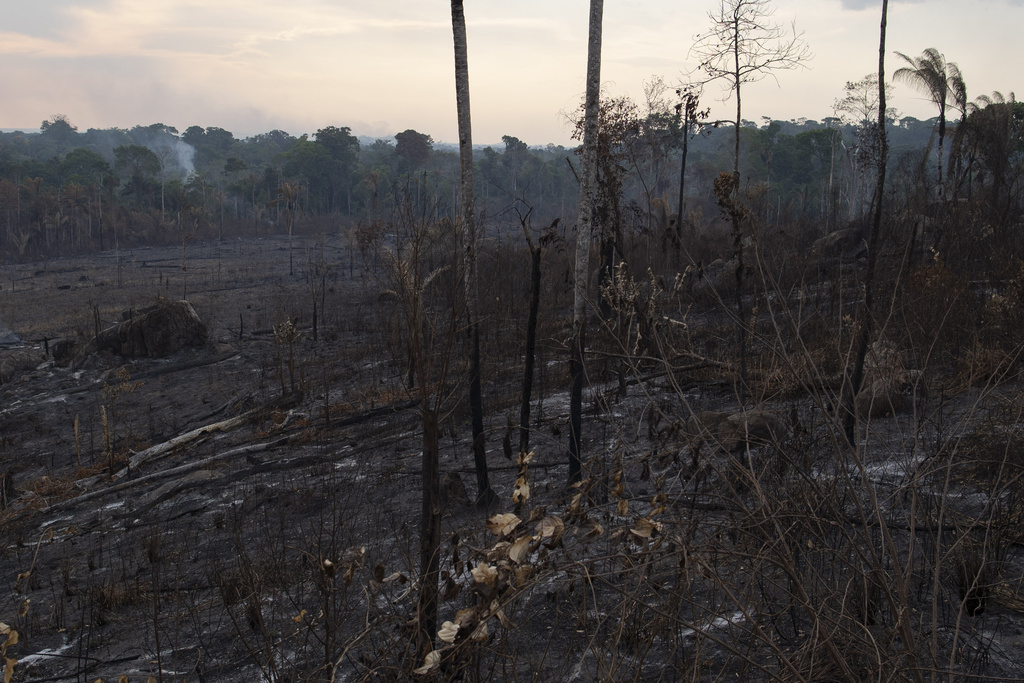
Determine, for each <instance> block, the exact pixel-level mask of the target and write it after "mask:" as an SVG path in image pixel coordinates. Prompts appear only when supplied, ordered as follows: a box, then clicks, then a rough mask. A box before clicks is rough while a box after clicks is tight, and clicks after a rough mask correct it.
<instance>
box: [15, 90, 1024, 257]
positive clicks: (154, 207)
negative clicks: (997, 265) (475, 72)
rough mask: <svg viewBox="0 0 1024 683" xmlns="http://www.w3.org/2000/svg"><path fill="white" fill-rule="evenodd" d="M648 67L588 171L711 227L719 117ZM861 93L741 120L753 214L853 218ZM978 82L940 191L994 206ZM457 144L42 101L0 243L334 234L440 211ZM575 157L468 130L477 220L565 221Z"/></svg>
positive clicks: (865, 194) (988, 132)
mask: <svg viewBox="0 0 1024 683" xmlns="http://www.w3.org/2000/svg"><path fill="white" fill-rule="evenodd" d="M656 85H657V86H658V87H654V88H649V89H648V90H649V92H648V98H647V99H648V102H647V103H645V104H637V103H635V102H633V101H631V100H629V99H624V98H619V99H615V98H610V99H606V100H604V101H603V102H602V114H601V118H602V122H601V129H602V135H601V149H600V153H599V154H600V158H601V159H602V162H601V168H600V170H599V178H600V182H602V183H604V185H605V187H606V188H611V187H613V188H614V189H615V191H614V192H611V193H608V192H606V193H605V196H612V195H614V198H615V199H614V202H613V204H614V206H607V207H605V211H606V212H610V214H613V215H614V217H615V221H614V222H615V223H616V224H617V226H618V229H619V230H620V231H622V232H624V233H630V234H632V235H634V236H635V235H637V233H640V234H648V235H651V236H655V237H659V236H660V237H661V238H662V239H668V237H670V236H669V235H667V232H669V231H672V230H673V229H672V228H670V226H677V225H684V224H688V225H691V226H699V227H700V229H701V230H713V226H714V223H715V222H716V220H720V219H719V218H718V213H719V210H718V208H717V206H716V200H715V195H714V183H715V179H716V178H717V177H718V175H719V173H721V172H723V171H725V170H728V169H730V168H731V164H732V157H731V155H732V133H731V125H729V124H728V123H715V122H711V121H708V120H707V119H706V118H701V117H699V116H693V117H687V119H685V123H684V119H683V116H682V112H683V111H684V107H683V106H682V104H681V102H680V100H681V99H685V95H686V94H685V93H683V92H682V91H680V92H677V93H676V96H675V99H673V98H672V90H671V89H670V88H666V87H665V86H664V85H663V84H656ZM874 87H877V86H874ZM858 93H867V94H861V95H858ZM874 97H877V95H875V96H874ZM871 98H872V95H871V84H870V79H865V81H862V82H860V83H851V84H848V85H847V99H846V100H844V101H842V102H840V103H837V104H843V103H845V107H844V108H845V112H842V111H841V112H839V114H840V115H839V116H837V117H833V118H827V119H825V120H823V121H814V120H806V119H798V120H792V121H771V120H767V119H766V120H764V121H763V122H762V123H761V124H760V125H759V124H757V123H755V122H752V121H744V125H743V127H742V131H741V133H742V158H741V160H740V170H741V177H742V178H743V191H744V192H745V195H746V203H747V205H748V206H750V207H751V209H752V210H754V211H755V212H757V213H758V214H759V215H760V216H761V217H762V219H766V220H772V219H773V222H777V223H781V222H790V223H791V224H792V221H796V222H798V223H802V224H805V225H815V226H818V227H819V228H820V229H821V230H822V231H825V232H827V229H828V228H833V229H834V228H836V227H842V226H844V225H847V224H849V223H850V222H851V221H856V220H857V219H858V218H859V217H860V216H861V215H862V214H863V212H864V211H865V210H866V207H867V206H868V205H869V204H870V202H871V197H870V193H871V191H872V190H873V180H872V179H873V177H874V173H875V171H874V168H875V167H876V160H875V159H873V158H872V155H873V148H872V136H873V135H874V131H875V124H874V123H873V122H872V121H871V107H872V106H873V102H872V101H871ZM983 99H984V100H986V101H984V102H980V103H979V106H974V107H972V108H971V110H970V114H969V115H967V116H964V117H962V118H961V120H960V121H955V120H953V121H950V122H949V123H948V126H947V130H946V131H945V147H946V148H948V149H946V151H945V161H944V164H943V165H946V166H948V171H947V175H948V177H949V179H950V182H948V183H947V190H946V192H947V194H949V195H950V196H952V197H959V198H963V199H970V198H972V197H974V196H980V197H984V198H986V200H987V205H988V206H989V207H990V209H991V211H992V212H993V215H994V217H995V218H997V219H998V220H999V221H1000V222H1003V223H1004V224H1005V222H1006V221H1008V220H1010V219H1011V214H1015V212H1018V211H1019V210H1020V204H1021V201H1020V197H1019V194H1020V192H1019V190H1020V174H1021V170H1022V166H1024V162H1022V158H1024V143H1022V139H1021V128H1022V120H1024V104H1022V103H1018V102H1015V101H1014V100H1013V99H1012V96H1011V98H1010V99H1009V101H1005V100H1003V99H1002V98H1001V96H998V93H997V97H996V98H995V99H993V98H983ZM693 112H694V113H696V109H695V108H694V109H693ZM894 116H895V115H894ZM690 118H692V119H693V120H689V119H690ZM937 123H938V119H937V118H935V119H930V120H927V121H921V120H918V119H915V118H911V117H904V118H901V119H898V120H895V119H894V120H893V121H891V122H890V125H889V150H890V152H889V163H890V169H891V171H890V178H892V183H891V186H890V187H891V189H890V191H891V192H893V193H898V194H901V195H902V196H904V197H909V196H910V195H912V194H913V193H914V192H915V188H926V187H928V186H929V185H930V184H931V185H934V183H933V181H929V174H930V175H931V176H934V175H935V174H936V166H935V158H936V156H937V150H938V149H939V147H938V143H937V130H938V126H937ZM727 129H728V130H727ZM951 141H952V142H951ZM684 143H685V144H684ZM684 147H685V151H686V154H685V157H684ZM684 158H685V174H684V175H685V183H683V185H682V187H681V184H680V177H681V171H682V169H683V159H684ZM458 161H459V160H458V152H457V149H456V148H455V147H454V146H453V147H446V146H442V145H435V144H434V141H433V140H432V138H431V137H430V135H429V134H427V133H421V132H418V131H415V130H406V131H402V132H399V133H397V134H396V135H394V136H393V139H377V140H373V141H369V140H367V139H364V142H363V144H360V141H359V139H357V138H356V137H355V136H354V135H353V134H352V132H351V130H350V129H349V128H348V127H340V126H339V127H335V126H327V127H324V128H321V129H319V130H317V131H316V132H315V133H314V134H312V135H302V136H300V137H294V136H292V135H289V134H288V133H285V132H283V131H280V130H273V131H270V132H267V133H262V134H259V135H254V136H252V137H247V138H243V139H239V138H236V137H235V136H234V135H233V134H232V133H231V131H228V130H224V129H223V128H216V127H207V128H203V127H201V126H191V127H189V128H188V129H186V130H185V131H184V132H179V131H178V130H177V129H175V128H173V127H171V126H167V125H164V124H162V123H156V124H152V125H147V126H135V127H134V128H131V129H129V130H125V129H119V128H110V129H102V130H100V129H94V128H90V129H89V130H87V131H85V132H80V131H79V130H78V129H77V127H76V126H75V125H74V124H73V122H72V121H70V120H69V119H68V118H67V117H65V116H63V115H55V116H53V117H52V118H50V119H48V120H46V121H44V122H42V126H41V130H40V131H38V132H27V133H26V132H13V133H2V134H0V221H2V224H3V227H2V228H0V231H2V233H0V234H2V235H3V239H2V251H0V256H2V257H3V258H5V259H25V258H37V257H43V256H46V255H59V254H70V253H78V252H81V251H88V250H95V249H99V250H104V249H111V248H114V247H115V245H120V246H129V245H136V244H142V243H174V242H177V241H181V240H191V239H209V238H223V237H228V236H243V235H245V236H256V235H265V234H274V233H281V232H287V231H288V230H289V228H293V229H294V231H295V232H296V233H300V234H307V235H315V234H321V233H322V234H328V235H332V234H333V235H339V236H340V235H347V234H348V233H349V232H350V231H351V230H352V229H353V228H355V227H357V226H359V225H370V224H372V223H373V222H374V221H378V220H383V219H384V218H386V217H387V216H388V215H389V213H390V212H392V211H394V210H395V208H396V207H398V206H412V207H415V208H416V210H417V211H421V212H427V213H429V214H432V215H434V216H436V217H454V216H455V215H456V214H457V213H458V192H459V165H458ZM578 163H579V160H578V156H577V153H576V150H575V149H574V148H567V147H563V146H557V145H550V144H549V145H547V146H546V147H529V146H528V145H527V144H526V143H524V142H523V141H521V140H520V139H518V138H516V137H514V136H512V135H507V136H504V137H503V138H502V145H500V146H497V147H496V148H495V147H484V148H480V147H478V148H477V149H476V151H475V166H476V177H477V179H478V180H477V192H476V194H477V211H478V212H479V215H480V216H482V217H483V221H482V226H483V230H484V234H485V235H493V234H495V231H498V233H500V231H501V230H502V229H503V226H511V228H513V229H514V228H517V226H518V223H517V221H516V214H515V212H514V211H512V209H513V208H515V207H517V206H519V207H530V208H531V209H532V210H533V214H532V215H533V219H534V220H535V221H537V222H538V223H540V222H543V223H545V224H547V223H549V222H550V221H552V220H553V219H554V218H559V217H561V218H563V219H565V220H564V222H563V225H566V224H568V225H571V221H572V219H573V217H574V215H575V211H576V197H577V195H578V182H577V179H576V174H577V172H578V171H577V167H578ZM979 193H980V194H979ZM923 201H925V203H927V197H926V196H925V197H923ZM680 202H683V204H684V206H683V211H682V212H680ZM680 213H682V214H683V216H684V221H683V222H682V223H680V222H679V221H677V220H676V216H678V215H679V214H680ZM286 217H288V218H289V219H290V221H291V225H286V223H287V222H289V221H286V220H285V218H286ZM659 232H660V233H661V234H660V235H658V234H657V233H659ZM676 232H677V236H676V239H674V240H673V241H674V243H676V244H677V245H678V244H679V238H678V233H679V231H678V230H676ZM819 234H820V233H819Z"/></svg>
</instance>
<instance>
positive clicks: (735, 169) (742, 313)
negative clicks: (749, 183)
mask: <svg viewBox="0 0 1024 683" xmlns="http://www.w3.org/2000/svg"><path fill="white" fill-rule="evenodd" d="M733 58H734V60H735V61H734V64H735V67H736V70H735V71H734V72H733V75H734V77H735V79H736V80H735V83H734V86H735V88H736V130H735V133H736V140H735V150H734V151H733V166H732V182H733V186H732V192H733V195H732V208H731V212H730V213H731V214H732V246H733V253H734V254H735V256H736V316H737V317H736V321H737V323H738V326H737V327H738V329H737V336H738V339H737V342H738V343H739V347H740V378H739V385H738V386H737V393H738V395H739V403H740V406H743V404H744V403H746V400H747V321H746V316H747V313H746V310H745V307H744V306H743V231H742V230H741V229H740V125H741V124H742V122H743V119H742V117H741V112H742V109H741V106H740V104H741V99H740V84H741V83H742V81H743V79H742V78H741V74H740V26H739V15H738V14H734V19H733Z"/></svg>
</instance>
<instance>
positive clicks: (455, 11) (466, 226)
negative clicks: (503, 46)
mask: <svg viewBox="0 0 1024 683" xmlns="http://www.w3.org/2000/svg"><path fill="white" fill-rule="evenodd" d="M452 34H453V36H454V39H455V99H456V103H457V107H458V114H459V171H460V175H461V180H462V249H463V273H464V277H465V286H466V316H467V317H468V318H469V330H468V332H469V344H470V356H469V412H470V416H471V419H472V423H473V463H474V465H475V469H476V486H477V494H478V496H477V502H478V503H479V504H481V505H484V506H487V505H490V504H491V503H492V502H493V501H494V500H495V499H496V498H497V496H496V495H495V493H494V491H493V490H492V489H491V487H490V484H489V482H488V480H487V453H486V450H485V446H484V407H483V396H482V392H481V389H480V321H479V319H478V316H477V295H476V294H477V282H476V280H477V277H476V213H475V208H474V199H475V195H474V190H473V132H472V117H471V116H470V107H469V57H468V48H467V46H466V15H465V13H464V12H463V8H462V0H452Z"/></svg>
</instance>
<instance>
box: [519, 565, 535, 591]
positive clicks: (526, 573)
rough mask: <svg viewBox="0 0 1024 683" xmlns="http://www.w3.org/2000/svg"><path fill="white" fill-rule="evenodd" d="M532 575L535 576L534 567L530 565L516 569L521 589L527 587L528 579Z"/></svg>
mask: <svg viewBox="0 0 1024 683" xmlns="http://www.w3.org/2000/svg"><path fill="white" fill-rule="evenodd" d="M531 574H533V567H531V566H530V565H528V564H526V565H523V566H521V567H516V571H515V577H516V585H517V586H520V587H521V586H523V585H525V584H526V581H527V579H529V578H530V575H531Z"/></svg>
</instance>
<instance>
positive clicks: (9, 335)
mask: <svg viewBox="0 0 1024 683" xmlns="http://www.w3.org/2000/svg"><path fill="white" fill-rule="evenodd" d="M20 343H21V337H19V336H18V335H16V334H15V333H14V332H12V331H11V328H9V327H7V325H4V324H3V323H0V346H15V345H17V344H20Z"/></svg>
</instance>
